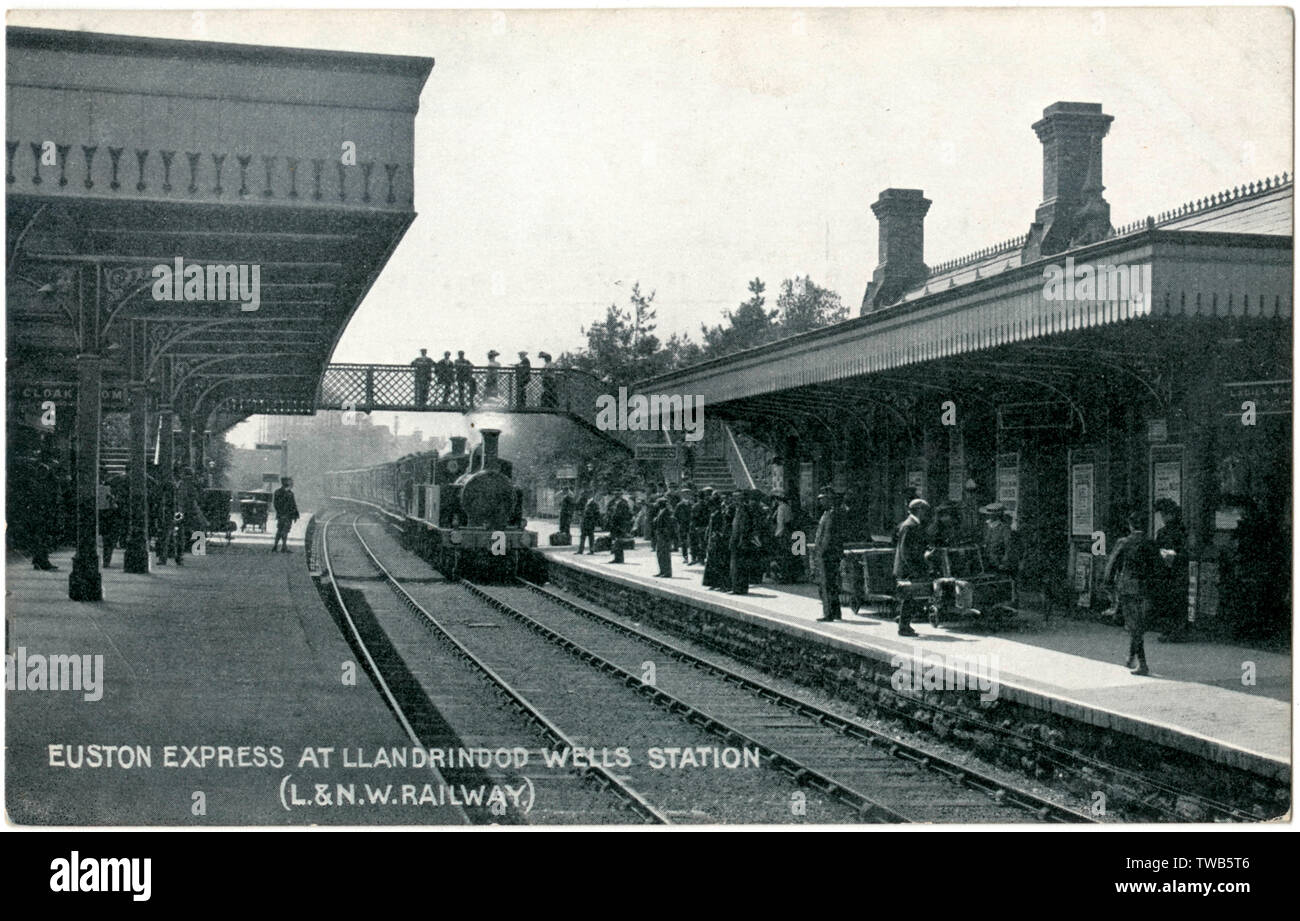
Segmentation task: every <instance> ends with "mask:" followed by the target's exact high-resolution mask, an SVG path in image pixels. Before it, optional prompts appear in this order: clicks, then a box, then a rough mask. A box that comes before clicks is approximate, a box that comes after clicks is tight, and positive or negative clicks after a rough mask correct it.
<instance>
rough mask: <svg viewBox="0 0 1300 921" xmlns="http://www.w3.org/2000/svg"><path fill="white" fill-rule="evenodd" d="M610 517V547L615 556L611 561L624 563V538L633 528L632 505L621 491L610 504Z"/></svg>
mask: <svg viewBox="0 0 1300 921" xmlns="http://www.w3.org/2000/svg"><path fill="white" fill-rule="evenodd" d="M608 518H609V549H610V550H612V551H614V558H613V559H612V560H610V562H611V563H622V562H624V560H623V539H624V538H625V537H627V535H628V531H630V530H631V528H632V506H631V505H629V504H628V501H627V498H626V497H625V496H624V495H623V494H622V493H621V492H620V493H619V494H618V495H617V496H615V497H614V501H613V502H611V503H610V504H609V509H608Z"/></svg>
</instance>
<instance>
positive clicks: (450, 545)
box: [325, 429, 537, 579]
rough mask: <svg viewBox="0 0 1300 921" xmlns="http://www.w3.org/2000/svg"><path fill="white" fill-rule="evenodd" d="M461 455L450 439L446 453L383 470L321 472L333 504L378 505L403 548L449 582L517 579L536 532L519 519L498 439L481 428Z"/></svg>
mask: <svg viewBox="0 0 1300 921" xmlns="http://www.w3.org/2000/svg"><path fill="white" fill-rule="evenodd" d="M480 434H481V435H482V439H483V440H482V442H481V443H480V444H478V445H475V446H474V448H473V449H472V450H468V451H467V450H466V447H467V439H465V438H461V437H458V436H457V437H453V438H452V439H451V448H450V449H449V450H448V451H447V452H446V453H445V454H438V453H437V452H436V451H423V452H420V453H418V454H409V455H407V456H406V457H403V458H400V459H398V460H395V461H390V462H389V463H387V464H379V465H377V466H374V467H365V468H362V469H359V470H337V471H333V472H330V473H327V474H326V484H325V485H326V489H327V493H328V495H329V496H330V497H331V498H334V499H351V500H357V501H361V502H367V503H370V504H371V505H375V506H378V507H379V508H381V509H382V510H383V511H384V512H386V513H387V514H388V515H389V516H390V518H391V519H393V520H394V524H395V525H396V526H398V527H399V528H400V529H401V531H402V539H403V543H404V544H405V546H406V548H407V549H408V550H410V551H412V552H413V553H416V554H417V555H419V556H420V557H422V558H423V559H426V560H428V561H429V562H430V563H432V564H433V565H434V566H435V567H436V568H437V569H438V571H439V572H441V573H442V574H443V575H445V576H447V577H448V578H449V579H458V578H460V577H461V576H467V577H473V578H499V577H512V576H515V575H518V574H519V573H520V571H521V569H522V568H523V567H524V565H525V560H526V558H527V557H528V556H529V551H530V550H531V549H532V548H533V547H536V546H537V534H536V532H534V531H529V530H527V529H526V528H525V527H524V525H525V521H524V518H523V492H522V490H520V489H519V488H518V487H517V486H515V485H514V481H513V479H512V476H513V465H512V464H511V463H510V461H508V460H505V459H504V458H502V457H500V456H499V453H498V447H499V442H500V438H501V433H500V432H499V431H498V430H496V429H482V430H480Z"/></svg>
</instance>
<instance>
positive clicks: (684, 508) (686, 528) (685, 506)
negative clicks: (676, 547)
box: [672, 490, 694, 566]
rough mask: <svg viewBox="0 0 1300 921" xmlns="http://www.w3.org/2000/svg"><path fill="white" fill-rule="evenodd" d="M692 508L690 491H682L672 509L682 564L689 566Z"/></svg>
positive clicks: (690, 561)
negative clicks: (680, 547) (675, 505)
mask: <svg viewBox="0 0 1300 921" xmlns="http://www.w3.org/2000/svg"><path fill="white" fill-rule="evenodd" d="M693 511H694V508H693V506H692V505H691V496H690V493H688V492H686V491H685V490H683V491H682V494H681V496H680V497H679V498H678V500H677V507H676V508H675V509H673V510H672V512H673V518H674V519H676V525H677V526H676V528H675V530H676V532H677V541H678V543H680V544H681V545H682V565H683V566H689V565H690V564H691V563H692V562H694V561H693V560H692V559H691V519H692V517H693Z"/></svg>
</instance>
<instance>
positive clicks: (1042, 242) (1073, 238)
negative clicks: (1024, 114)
mask: <svg viewBox="0 0 1300 921" xmlns="http://www.w3.org/2000/svg"><path fill="white" fill-rule="evenodd" d="M1114 120H1115V118H1114V116H1111V115H1106V114H1104V113H1103V112H1102V111H1101V105H1100V104H1099V103H1095V102H1057V103H1053V104H1052V105H1050V106H1048V107H1047V108H1046V109H1044V110H1043V117H1042V120H1041V121H1038V122H1035V123H1034V126H1033V127H1034V133H1035V134H1037V135H1038V140H1039V141H1040V142H1042V145H1043V203H1042V204H1041V205H1039V206H1038V211H1037V212H1036V213H1035V214H1034V223H1033V224H1032V225H1030V228H1029V235H1028V240H1027V242H1026V244H1025V253H1024V255H1025V261H1026V262H1030V261H1033V260H1035V259H1038V258H1041V257H1043V256H1053V255H1055V254H1057V253H1059V252H1063V251H1064V250H1067V249H1070V248H1072V247H1075V246H1084V245H1086V244H1088V243H1095V242H1097V241H1098V240H1104V239H1105V238H1106V237H1108V236H1110V235H1112V234H1113V233H1114V232H1115V231H1114V228H1112V227H1111V225H1110V205H1109V204H1107V203H1106V200H1105V199H1104V198H1103V197H1102V194H1101V193H1102V190H1103V188H1104V186H1102V184H1101V176H1102V171H1101V164H1102V160H1101V147H1102V143H1101V142H1102V139H1103V138H1104V137H1106V133H1107V132H1108V131H1110V123H1111V122H1113V121H1114Z"/></svg>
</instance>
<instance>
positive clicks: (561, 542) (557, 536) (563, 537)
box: [548, 531, 573, 547]
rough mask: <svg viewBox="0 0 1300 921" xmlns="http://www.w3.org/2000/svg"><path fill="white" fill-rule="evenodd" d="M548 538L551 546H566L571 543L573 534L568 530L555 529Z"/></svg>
mask: <svg viewBox="0 0 1300 921" xmlns="http://www.w3.org/2000/svg"><path fill="white" fill-rule="evenodd" d="M548 540H549V541H550V544H551V546H552V547H568V546H570V545H572V544H573V535H572V534H570V533H569V532H568V531H556V532H555V533H554V534H552V535H551V536H550V537H549V538H548Z"/></svg>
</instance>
